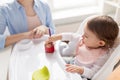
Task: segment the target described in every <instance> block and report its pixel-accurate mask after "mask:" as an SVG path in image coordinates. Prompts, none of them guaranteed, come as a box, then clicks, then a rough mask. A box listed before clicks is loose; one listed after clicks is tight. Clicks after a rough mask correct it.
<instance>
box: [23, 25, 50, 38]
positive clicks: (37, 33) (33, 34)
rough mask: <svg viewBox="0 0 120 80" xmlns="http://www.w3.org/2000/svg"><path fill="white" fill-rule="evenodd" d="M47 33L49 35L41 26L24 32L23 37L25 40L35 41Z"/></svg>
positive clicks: (45, 28)
mask: <svg viewBox="0 0 120 80" xmlns="http://www.w3.org/2000/svg"><path fill="white" fill-rule="evenodd" d="M48 33H49V30H48V28H47V27H46V26H44V25H41V26H39V27H36V28H35V29H33V30H31V31H29V32H26V33H25V36H26V38H27V39H37V38H41V37H42V36H43V35H44V34H48Z"/></svg>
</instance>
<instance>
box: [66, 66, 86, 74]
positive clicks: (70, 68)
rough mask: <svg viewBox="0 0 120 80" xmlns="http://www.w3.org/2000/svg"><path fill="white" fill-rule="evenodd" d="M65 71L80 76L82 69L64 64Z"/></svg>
mask: <svg viewBox="0 0 120 80" xmlns="http://www.w3.org/2000/svg"><path fill="white" fill-rule="evenodd" d="M66 71H67V72H71V73H78V74H82V73H83V71H84V69H83V68H82V67H80V66H77V65H72V64H66Z"/></svg>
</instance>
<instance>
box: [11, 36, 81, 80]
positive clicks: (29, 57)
mask: <svg viewBox="0 0 120 80" xmlns="http://www.w3.org/2000/svg"><path fill="white" fill-rule="evenodd" d="M44 40H45V38H44V39H41V40H36V41H34V42H35V43H33V42H32V41H30V42H26V41H25V40H24V41H22V42H19V43H17V44H16V45H15V46H14V48H13V51H12V55H11V59H10V65H9V80H32V74H33V72H34V71H36V70H38V69H40V68H42V67H43V66H44V65H45V66H47V68H48V70H49V71H50V80H82V79H81V77H80V75H78V74H72V73H68V72H66V71H65V70H64V69H65V62H64V61H63V59H62V57H61V56H60V54H59V41H58V42H56V43H55V52H54V53H53V54H48V53H47V54H46V53H45V51H44V50H45V49H44Z"/></svg>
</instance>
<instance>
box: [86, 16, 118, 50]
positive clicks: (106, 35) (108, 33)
mask: <svg viewBox="0 0 120 80" xmlns="http://www.w3.org/2000/svg"><path fill="white" fill-rule="evenodd" d="M87 27H88V29H89V30H90V31H92V32H93V33H95V35H96V36H97V37H98V38H99V39H101V40H103V41H105V46H103V47H104V48H111V47H112V46H113V45H114V41H115V39H116V38H117V36H118V33H119V27H118V25H117V23H116V22H115V21H114V20H113V19H112V18H111V17H110V16H105V15H103V16H97V17H95V18H92V19H90V20H89V21H88V22H87Z"/></svg>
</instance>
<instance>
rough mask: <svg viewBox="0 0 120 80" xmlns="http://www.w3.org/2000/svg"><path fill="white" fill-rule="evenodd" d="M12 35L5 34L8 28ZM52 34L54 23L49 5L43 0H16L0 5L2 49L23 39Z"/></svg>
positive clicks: (0, 39) (0, 42) (0, 46)
mask: <svg viewBox="0 0 120 80" xmlns="http://www.w3.org/2000/svg"><path fill="white" fill-rule="evenodd" d="M6 26H7V27H8V30H9V32H10V34H11V35H10V36H5V35H3V34H4V32H5V29H6ZM48 28H50V29H51V32H52V34H53V33H54V32H55V31H54V25H53V23H52V18H51V13H50V9H49V7H48V5H47V4H46V3H44V2H42V1H41V0H14V1H13V2H11V3H7V4H5V5H2V6H0V49H2V48H4V47H7V46H9V45H12V44H14V43H16V42H18V41H20V40H22V39H33V38H34V39H36V38H40V37H41V36H42V35H44V34H47V33H48Z"/></svg>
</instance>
